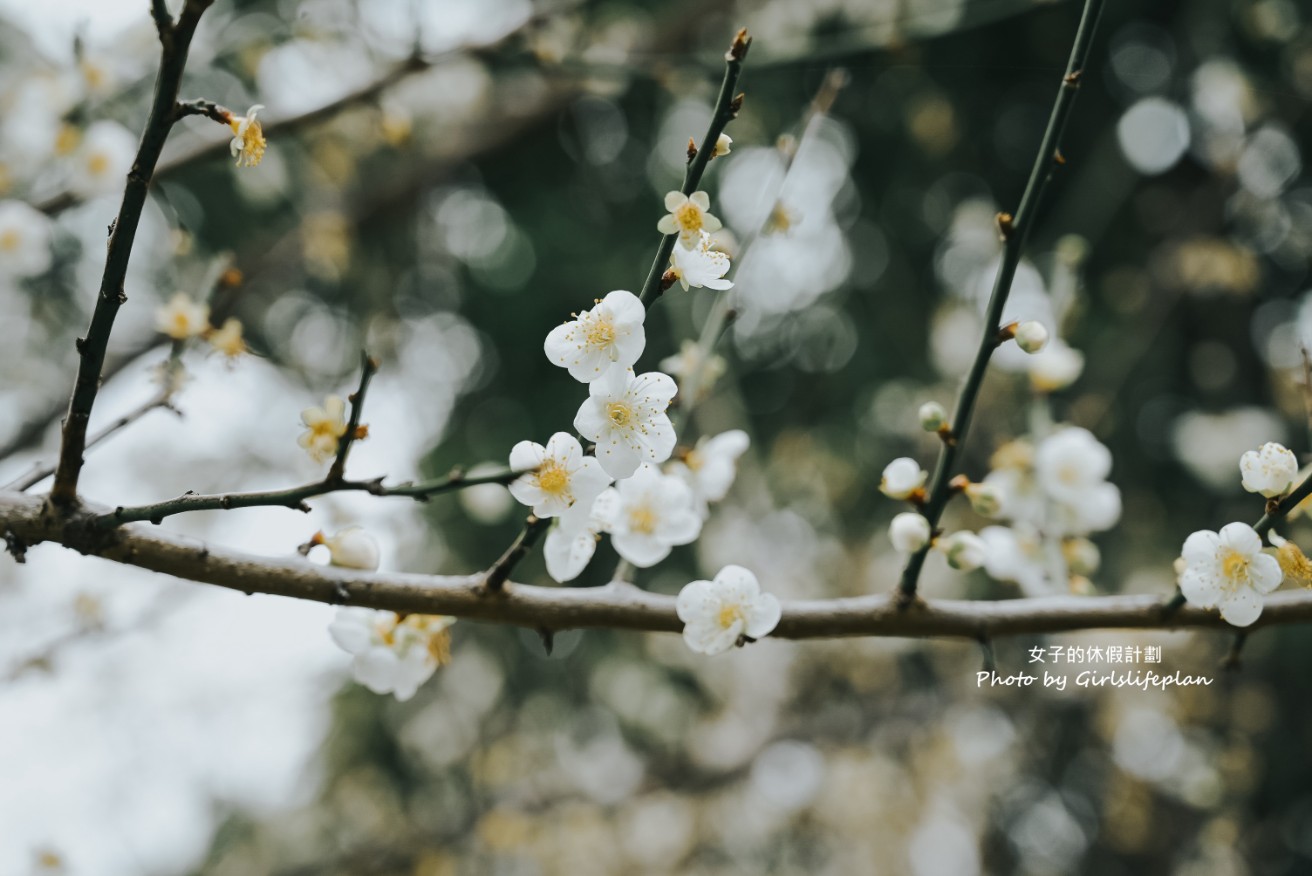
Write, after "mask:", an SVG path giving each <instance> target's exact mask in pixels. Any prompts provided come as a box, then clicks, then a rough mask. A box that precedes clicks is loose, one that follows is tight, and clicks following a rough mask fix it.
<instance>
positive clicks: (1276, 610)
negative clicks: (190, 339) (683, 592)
mask: <svg viewBox="0 0 1312 876" xmlns="http://www.w3.org/2000/svg"><path fill="white" fill-rule="evenodd" d="M99 510H103V509H88V512H87V514H91V513H94V512H96V511H99ZM87 514H82V513H78V512H74V513H73V514H72V515H67V516H55V515H51V514H50V513H49V511H48V509H47V508H45V506H44V505H43V504H42V502H41V500H40V499H38V498H36V497H32V496H27V495H24V494H22V493H0V531H4V532H7V533H8V534H9V535H10V536H11V537H12V538H13V539H15V540H17V541H19V542H20V543H24V544H27V545H33V544H36V543H38V542H42V541H51V542H56V543H59V544H63V545H66V546H68V547H71V548H73V549H75V550H79V551H81V552H83V553H88V554H93V555H96V556H100V557H104V558H105V559H108V560H112V561H114V562H118V563H124V564H127V565H131V566H136V567H139V568H142V569H150V570H152V571H155V572H161V573H163V574H166V575H173V576H175V577H178V578H184V579H187V580H191V581H198V582H202V583H207V584H215V585H218V586H221V587H227V588H229V589H232V590H238V591H241V592H243V593H267V594H272V595H276V596H287V597H291V598H294V599H307V600H312V601H315V602H324V603H329V604H334V605H336V604H342V603H345V604H349V605H359V606H366V607H370V608H379V609H388V610H391V611H397V612H405V613H422V614H445V615H452V616H455V617H460V618H467V619H470V620H481V621H488V622H493V623H502V624H511V625H515V626H521V627H526V628H529V629H548V630H563V629H573V628H610V629H626V630H646V631H650V632H678V631H679V630H680V629H681V628H682V624H681V622H680V621H679V618H678V615H677V614H676V613H675V610H674V597H673V596H669V595H664V594H657V593H648V592H646V591H643V590H639V589H638V588H636V587H633V586H631V585H627V584H622V583H612V584H608V585H606V586H603V587H568V588H560V587H536V586H532V585H527V584H516V583H511V582H506V583H505V584H504V585H503V586H502V588H501V589H499V590H497V591H492V590H489V589H488V588H487V587H485V586H484V581H485V576H484V575H483V574H481V573H480V574H475V575H468V576H435V575H410V574H401V573H368V572H357V571H352V570H349V569H339V568H335V567H325V566H316V565H314V564H312V563H309V562H308V561H305V560H300V559H270V558H266V557H257V556H252V555H250V554H244V553H241V552H238V551H234V550H229V549H227V548H220V547H211V546H207V545H204V544H202V543H201V542H199V541H197V540H195V539H192V538H188V537H186V536H180V535H175V534H172V533H169V532H166V531H161V530H149V529H144V528H141V527H135V526H133V527H125V528H123V529H119V530H116V531H114V532H112V533H96V532H95V531H94V530H92V529H91V528H89V527H88V526H87V525H86V524H87V521H88V520H89V519H90V518H89V517H88V516H87ZM1292 623H1312V592H1310V591H1306V590H1298V591H1286V592H1282V593H1276V594H1274V595H1272V596H1268V597H1266V598H1265V608H1264V609H1263V611H1262V616H1261V617H1259V618H1258V620H1257V622H1256V623H1255V624H1253V626H1252V627H1249V628H1248V629H1249V630H1252V629H1256V628H1260V627H1267V626H1275V625H1279V624H1292ZM1181 627H1205V628H1209V629H1216V630H1233V627H1230V626H1229V625H1228V624H1226V623H1225V622H1224V621H1223V620H1221V618H1220V617H1219V616H1218V615H1217V614H1216V613H1215V612H1214V611H1209V610H1206V609H1201V608H1198V607H1197V606H1192V605H1186V606H1183V607H1182V608H1181V609H1180V610H1179V611H1177V612H1175V613H1174V614H1171V615H1169V616H1168V615H1166V614H1165V613H1164V612H1163V611H1162V605H1161V600H1160V599H1159V598H1158V597H1156V596H1101V597H1075V596H1058V597H1043V598H1038V599H1012V600H1005V601H1000V602H980V601H962V600H927V601H925V602H924V603H921V604H916V605H913V606H910V607H899V605H898V602H897V598H896V597H895V596H885V595H869V596H858V597H851V598H844V599H826V600H800V601H792V602H785V603H784V605H783V619H782V620H781V621H780V622H779V626H778V628H777V629H776V630H775V631H774V632H773V633H771V636H772V637H773V638H785V639H815V638H832V637H839V636H895V637H907V638H930V637H942V638H959V639H967V640H971V641H978V640H980V639H995V638H997V637H999V636H1012V635H1021V634H1033V633H1054V632H1068V631H1073V630H1088V629H1105V628H1120V629H1176V628H1181Z"/></svg>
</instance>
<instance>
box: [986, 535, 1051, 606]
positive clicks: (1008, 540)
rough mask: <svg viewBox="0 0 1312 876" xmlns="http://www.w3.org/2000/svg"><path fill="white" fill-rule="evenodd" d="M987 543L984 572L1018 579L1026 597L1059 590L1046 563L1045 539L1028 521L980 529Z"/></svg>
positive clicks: (998, 578) (999, 579)
mask: <svg viewBox="0 0 1312 876" xmlns="http://www.w3.org/2000/svg"><path fill="white" fill-rule="evenodd" d="M979 537H980V539H981V540H982V541H983V542H984V571H985V572H987V573H988V575H989V577H990V578H993V579H994V580H996V581H1014V582H1016V583H1017V584H1019V585H1020V589H1021V592H1022V593H1024V594H1025V595H1026V596H1048V595H1051V594H1053V593H1056V592H1057V591H1058V588H1057V585H1056V583H1055V582H1054V580H1053V576H1052V575H1050V574H1049V570H1048V565H1047V563H1046V562H1045V560H1046V557H1045V555H1044V549H1043V547H1044V546H1043V541H1042V540H1041V539H1040V538H1039V534H1038V532H1037V531H1035V530H1034V529H1033V528H1032V527H1030V526H1029V525H1027V524H1017V525H1015V526H1009V527H1008V526H986V527H984V528H983V529H981V530H980V531H979Z"/></svg>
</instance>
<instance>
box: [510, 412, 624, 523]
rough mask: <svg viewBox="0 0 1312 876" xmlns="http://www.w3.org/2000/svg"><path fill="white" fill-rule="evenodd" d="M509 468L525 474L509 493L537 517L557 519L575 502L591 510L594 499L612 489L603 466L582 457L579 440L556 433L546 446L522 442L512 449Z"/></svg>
mask: <svg viewBox="0 0 1312 876" xmlns="http://www.w3.org/2000/svg"><path fill="white" fill-rule="evenodd" d="M510 467H511V469H513V470H514V471H522V472H524V474H522V475H520V476H519V477H518V478H516V479H515V480H514V481H512V482H511V484H510V494H511V495H512V496H514V497H515V498H516V499H517V500H519V501H520V502H521V503H523V504H525V505H529V506H532V508H533V513H534V514H536V515H537V516H538V517H556V516H558V515H560V514H563V513H564V512H565V511H566V510H568V509H569V508H571V507H573V506H574V505H575V504H576V503H580V504H583V505H584V506H586V507H591V505H592V500H593V499H595V498H597V496H599V495H600V494H601V491H602V490H604V489H606V487H608V486H610V481H611V479H610V476H609V475H607V474H606V473H605V472H604V471H602V469H601V463H599V462H597V460H595V459H593V458H592V457H591V456H584V455H583V447H582V446H581V445H580V444H579V441H578V439H577V438H575V437H574V436H573V435H570V434H568V433H567V432H557V433H556V434H555V435H552V436H551V438H550V439H549V440H548V441H547V446H546V447H543V446H542V445H541V444H536V443H534V442H532V441H521V442H519V443H518V444H516V445H515V446H514V447H513V448H511V450H510Z"/></svg>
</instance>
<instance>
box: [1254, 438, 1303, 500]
mask: <svg viewBox="0 0 1312 876" xmlns="http://www.w3.org/2000/svg"><path fill="white" fill-rule="evenodd" d="M1239 471H1240V473H1241V474H1242V475H1243V483H1244V489H1245V490H1248V492H1250V493H1261V494H1262V495H1263V496H1266V497H1267V498H1268V499H1274V498H1275V497H1276V496H1283V495H1284V494H1285V493H1287V492H1288V491H1289V487H1290V485H1291V484H1293V482H1294V478H1296V477H1298V457H1296V456H1294V451H1292V450H1290V449H1289V448H1287V447H1285V446H1283V445H1281V444H1277V443H1276V442H1274V441H1268V442H1267V443H1266V444H1263V445H1262V446H1261V447H1260V448H1258V449H1257V450H1250V451H1248V452H1247V453H1245V454H1244V455H1243V456H1241V457H1240V458H1239Z"/></svg>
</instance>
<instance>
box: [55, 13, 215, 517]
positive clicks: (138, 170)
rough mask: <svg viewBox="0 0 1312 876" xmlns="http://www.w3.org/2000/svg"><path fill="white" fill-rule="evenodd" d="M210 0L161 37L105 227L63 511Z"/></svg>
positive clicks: (68, 429)
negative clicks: (115, 205)
mask: <svg viewBox="0 0 1312 876" xmlns="http://www.w3.org/2000/svg"><path fill="white" fill-rule="evenodd" d="M211 2H212V0H188V2H187V4H186V5H185V6H184V7H183V9H182V14H181V16H179V18H178V21H177V23H176V24H175V25H174V26H173V27H172V28H171V29H170V30H168V31H167V34H166V35H165V34H163V33H162V34H161V36H162V37H163V38H162V39H161V44H162V48H161V51H160V67H159V74H158V76H157V77H156V80H155V98H154V102H153V103H152V105H151V108H150V117H149V118H148V119H147V120H146V128H145V131H144V132H143V133H142V135H141V144H140V146H138V148H137V157H136V160H135V161H134V162H133V164H132V170H131V171H130V172H129V173H128V180H127V186H126V187H125V188H124V190H123V201H122V204H121V205H120V206H119V210H118V217H117V218H116V219H115V220H114V224H113V225H112V226H111V228H112V231H111V232H110V235H109V251H108V253H107V254H106V256H105V271H104V274H103V275H102V276H101V279H100V294H99V296H98V297H97V298H96V306H95V309H94V310H93V311H92V315H91V327H90V328H89V329H87V336H86V338H85V339H83V340H82V341H80V342H79V344H78V354H79V355H80V356H81V361H80V363H79V364H78V371H77V380H76V382H75V383H74V385H73V396H72V398H71V399H70V401H69V407H68V416H67V417H66V418H65V420H64V432H63V440H62V443H61V445H60V450H59V465H58V467H57V468H56V469H55V484H54V487H53V488H52V489H51V491H50V498H51V499H52V500H53V501H54V502H55V503H56V504H58V505H63V506H65V507H67V506H70V505H73V504H74V503H75V502H76V501H77V482H78V476H79V475H80V474H81V472H82V453H83V451H84V450H85V449H86V437H87V423H88V422H89V421H90V420H91V409H92V407H93V406H94V405H95V401H96V393H97V392H99V390H100V373H101V369H102V368H103V366H104V364H105V348H106V347H107V346H108V344H109V336H110V333H111V332H112V331H113V329H114V319H115V317H116V316H118V309H119V307H121V306H122V305H123V302H124V301H126V300H127V296H126V295H125V294H124V291H123V280H124V277H126V276H127V271H128V261H129V259H131V257H132V244H133V242H134V241H135V240H136V235H137V224H138V223H139V222H140V221H141V211H142V208H143V207H145V204H146V194H147V191H148V190H149V188H150V180H151V177H152V176H153V175H154V173H155V164H156V163H157V162H158V161H159V156H160V152H162V151H163V149H164V141H165V140H166V139H168V135H169V130H170V129H171V128H172V127H173V121H174V114H175V111H176V105H177V101H178V88H179V85H180V84H181V82H182V71H183V70H184V68H185V67H186V65H187V50H188V49H189V48H190V46H191V38H192V36H193V35H194V34H195V32H196V25H197V24H199V23H200V17H201V15H203V14H204V12H205V10H206V9H207V8H208V7H209V5H210V3H211Z"/></svg>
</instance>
